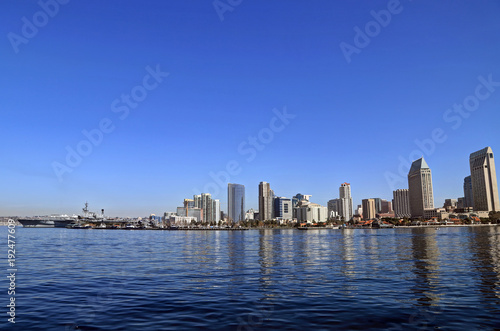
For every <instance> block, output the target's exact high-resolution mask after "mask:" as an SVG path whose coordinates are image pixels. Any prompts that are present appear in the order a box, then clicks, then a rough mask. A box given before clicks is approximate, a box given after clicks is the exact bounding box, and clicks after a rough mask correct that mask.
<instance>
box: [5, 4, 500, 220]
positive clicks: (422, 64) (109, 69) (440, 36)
mask: <svg viewBox="0 0 500 331" xmlns="http://www.w3.org/2000/svg"><path fill="white" fill-rule="evenodd" d="M44 1H45V2H48V3H50V2H51V1H48V0H42V2H44ZM61 2H64V1H62V0H61ZM237 2H238V1H233V3H237ZM220 3H226V4H227V0H221V2H220ZM394 3H395V2H394V1H385V0H384V1H330V0H317V1H305V0H304V1H291V0H276V1H268V0H252V1H249V0H243V1H241V3H240V4H239V5H237V6H231V7H230V9H231V10H228V7H222V5H221V6H220V7H219V12H217V10H216V9H215V8H214V5H213V1H194V0H193V1H185V0H177V1H123V0H121V1H117V0H115V1H97V0H89V1H69V2H68V3H66V4H60V5H59V8H57V9H56V8H55V7H54V6H53V5H51V6H48V7H47V8H48V9H47V10H48V11H49V12H50V14H51V15H48V14H44V12H40V11H41V10H43V9H42V8H41V6H40V5H39V4H37V2H36V1H17V0H8V1H3V2H2V4H1V7H2V8H1V9H2V10H0V18H1V22H2V25H1V29H2V31H1V33H0V35H1V36H3V37H2V39H1V40H2V41H1V43H0V47H1V49H0V51H1V54H2V61H1V62H0V68H1V73H2V74H1V75H0V88H1V91H2V97H1V98H0V109H1V112H0V114H1V115H0V116H1V117H0V119H1V123H2V130H0V138H1V141H2V144H1V150H0V152H1V155H2V158H1V161H0V166H1V171H0V180H1V183H2V191H1V199H0V215H33V214H35V215H36V214H47V213H60V212H61V213H78V212H80V208H81V207H83V203H84V202H85V201H88V202H89V204H90V208H91V209H92V210H98V209H101V208H105V209H106V211H107V213H108V214H110V215H116V216H145V215H149V214H150V213H156V214H162V213H163V212H164V211H175V207H176V206H179V205H181V203H182V200H183V199H184V198H189V197H191V196H192V195H193V194H194V193H195V192H196V191H198V192H199V193H201V191H204V188H205V187H206V185H207V184H210V183H211V182H213V179H212V177H211V176H210V175H209V174H210V172H214V173H218V172H220V171H225V169H226V167H227V165H228V164H229V165H230V167H231V166H234V164H232V163H233V162H232V161H236V162H237V163H238V166H237V167H234V168H237V170H238V171H235V172H233V175H231V176H230V178H222V180H225V179H229V181H230V182H233V183H239V184H243V185H245V186H246V197H247V199H246V206H247V209H249V208H251V207H253V208H257V206H258V205H257V195H258V184H259V182H260V181H267V182H270V183H271V188H272V189H274V191H275V192H276V194H277V195H280V196H287V197H291V196H292V195H295V194H296V193H299V192H300V193H303V194H311V195H312V201H314V202H316V203H320V204H323V205H326V202H327V201H328V200H329V199H332V198H337V197H338V187H339V186H340V184H341V183H343V182H350V183H351V185H352V193H353V198H354V204H355V205H357V204H360V203H361V199H364V198H370V197H381V198H385V199H391V198H392V189H394V188H406V187H407V181H406V177H405V176H404V177H399V178H396V179H394V178H393V179H391V181H392V182H391V181H388V180H387V174H388V172H391V173H393V174H395V175H396V174H397V173H398V167H399V166H400V164H401V161H400V160H399V157H402V158H404V159H408V158H410V157H411V155H410V154H411V153H412V151H414V150H416V149H419V148H418V146H417V145H416V144H415V140H421V141H422V140H425V139H432V132H433V130H435V129H441V130H442V131H441V132H440V135H441V136H442V135H446V139H445V140H444V141H443V139H440V142H438V143H435V146H434V147H433V148H432V149H431V150H427V151H422V150H421V153H420V152H418V151H417V152H416V153H414V155H417V154H421V155H423V156H424V157H425V158H426V161H427V163H428V164H429V166H430V167H431V169H432V171H433V184H434V195H435V204H436V206H440V205H442V204H443V202H444V199H445V198H457V197H459V196H463V192H462V183H463V178H464V177H465V176H467V175H468V173H469V164H468V158H469V154H470V153H471V152H474V151H476V150H478V149H481V148H483V147H486V146H491V147H492V148H493V151H494V152H496V155H497V157H498V156H499V155H500V154H499V153H500V135H499V130H498V127H499V126H498V125H499V123H500V86H499V85H500V84H499V83H493V85H492V84H491V83H490V84H489V85H488V87H484V86H482V87H479V88H477V87H478V85H479V84H481V82H480V80H478V77H480V76H482V77H483V78H484V79H485V80H488V79H490V80H492V81H493V82H500V60H499V59H500V20H499V19H498V18H499V17H500V2H498V1H472V0H471V1H451V0H448V1H431V0H426V1H424V0H419V1H408V0H401V1H400V4H399V6H395V5H394ZM388 6H389V7H390V9H391V10H392V11H393V13H392V14H391V17H390V21H389V19H388V17H387V15H386V16H384V15H383V14H380V15H381V16H380V17H381V18H379V19H381V20H385V21H383V22H382V23H383V25H385V26H381V24H380V23H374V22H375V18H374V16H373V15H372V14H371V11H375V12H380V11H381V10H387V8H388ZM389 13H390V12H389ZM52 16H53V17H52ZM221 17H222V18H223V20H221ZM23 18H24V19H23ZM26 22H28V23H26ZM34 22H35V23H36V24H37V25H38V27H37V26H36V25H34V27H35V28H36V29H37V30H38V31H36V32H35V31H33V29H30V25H31V24H33V23H34ZM356 27H358V28H359V29H360V30H362V31H365V29H366V28H368V29H369V34H370V35H371V37H370V36H368V37H367V38H369V40H367V39H366V38H365V39H363V38H362V37H360V36H357V38H356V35H357V32H356V30H355V28H356ZM31 28H33V27H31ZM370 29H371V30H370ZM364 33H366V32H364ZM355 38H356V40H355ZM356 42H357V45H358V46H359V47H357V50H356V52H352V53H351V54H348V55H347V56H346V55H345V54H344V52H343V50H342V47H341V45H344V50H345V49H346V48H345V47H351V48H349V49H350V50H351V51H352V47H356ZM342 43H344V44H342ZM347 44H349V45H351V46H346V45H347ZM347 59H349V60H350V62H348V61H347ZM148 66H149V71H155V70H156V71H160V73H161V75H160V76H158V75H157V80H154V79H153V78H152V77H146V75H148V74H149V72H148V69H147V67H148ZM167 72H168V76H166V74H165V73H167ZM490 75H491V77H489V76H490ZM144 80H145V81H146V85H147V86H148V88H149V89H150V90H145V89H144V87H143V85H144V83H143V82H144ZM495 84H496V86H495ZM488 88H489V90H488ZM477 89H478V92H477V93H479V96H480V99H481V100H480V99H478V98H477V97H476V96H475V95H476V90H477ZM131 91H134V92H135V93H136V97H137V98H138V99H137V100H139V99H140V100H141V101H140V102H137V103H136V104H129V106H127V103H125V101H122V100H121V97H122V95H127V94H128V95H129V94H130V93H131ZM144 91H146V93H147V95H146V96H145V98H144V95H143V94H141V93H143V92H144ZM142 99H143V100H142ZM464 100H465V102H469V104H468V105H467V107H468V108H469V109H473V111H468V110H465V111H463V114H465V115H459V113H451V112H448V113H447V111H448V109H452V108H453V105H454V104H463V103H464ZM476 101H477V102H478V103H477V104H474V102H476ZM129 102H130V101H129ZM132 102H133V100H132ZM113 104H114V105H113ZM132 106H134V107H135V108H132ZM120 107H121V108H120ZM284 107H286V110H287V112H288V113H289V114H293V115H294V116H295V117H294V118H293V119H289V120H288V124H287V125H285V126H282V125H281V122H279V121H273V122H272V123H271V121H272V119H273V117H275V116H276V115H275V113H274V112H273V109H277V110H279V112H282V111H283V109H284ZM126 110H127V111H129V113H128V114H127V115H126V116H125V111H126ZM290 116H291V115H290ZM464 116H468V117H467V118H463V117H464ZM101 121H104V122H105V123H104V124H105V127H106V128H107V129H108V131H111V129H109V127H108V126H111V127H112V128H113V130H112V132H108V133H103V136H102V141H101V142H100V143H96V145H92V150H89V149H88V146H89V144H91V142H89V141H88V138H86V137H85V135H84V134H83V133H82V132H83V131H84V130H87V131H91V130H94V129H98V128H99V126H100V122H101ZM106 121H107V122H106ZM106 125H107V126H106ZM270 127H272V128H274V129H275V131H276V132H273V131H270ZM270 132H273V137H270V136H269V133H270ZM259 133H260V134H261V138H260V139H264V141H265V142H266V143H265V144H261V145H262V146H260V145H259V148H260V149H261V150H259V151H257V150H256V149H254V147H251V146H250V143H251V140H249V137H258V136H259ZM440 135H439V134H438V136H439V137H440V138H442V137H441V136H440ZM94 138H95V139H98V138H99V137H98V136H95V137H94ZM250 139H251V138H250ZM257 139H259V138H257ZM438 140H439V139H438ZM98 142H99V141H98ZM78 146H80V150H81V151H83V152H85V154H88V155H85V156H83V157H82V158H81V160H76V161H75V160H73V161H74V162H73V163H71V164H70V165H68V163H67V162H66V157H67V154H68V151H67V147H69V148H70V149H73V150H76V149H77V147H78ZM85 148H87V149H85ZM427 148H430V146H427ZM252 149H253V151H256V152H255V153H254V152H253V151H252ZM421 155H419V156H418V157H420V156H421ZM415 158H416V157H415ZM54 165H59V167H60V166H61V165H63V166H66V167H68V168H59V169H66V170H67V169H71V170H72V171H71V172H68V171H62V170H60V176H59V178H58V176H57V175H56V172H55V171H54ZM497 167H500V164H498V162H497ZM402 169H405V168H404V165H403V166H402ZM231 170H234V169H231ZM61 171H62V174H61ZM404 171H405V172H406V171H407V168H406V169H405V170H404ZM404 175H406V174H404ZM207 187H210V186H207ZM211 191H212V193H216V194H215V198H219V199H220V200H221V203H222V208H223V209H224V210H226V205H227V188H226V186H224V187H222V188H220V187H219V188H217V189H211Z"/></svg>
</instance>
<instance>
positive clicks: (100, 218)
mask: <svg viewBox="0 0 500 331" xmlns="http://www.w3.org/2000/svg"><path fill="white" fill-rule="evenodd" d="M82 211H83V215H81V216H78V218H77V219H76V220H75V221H74V222H73V223H72V224H68V225H67V226H66V227H67V228H69V229H93V228H94V226H93V225H92V224H96V223H101V226H102V225H104V227H106V225H105V224H104V221H105V220H106V217H105V216H104V209H102V210H101V214H99V215H98V214H96V213H94V212H91V211H89V203H88V202H85V208H82Z"/></svg>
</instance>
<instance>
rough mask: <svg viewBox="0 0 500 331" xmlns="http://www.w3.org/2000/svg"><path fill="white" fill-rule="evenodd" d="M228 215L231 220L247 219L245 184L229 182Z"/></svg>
mask: <svg viewBox="0 0 500 331" xmlns="http://www.w3.org/2000/svg"><path fill="white" fill-rule="evenodd" d="M227 215H228V218H229V221H230V222H240V221H244V220H245V186H243V185H241V184H231V183H229V184H227Z"/></svg>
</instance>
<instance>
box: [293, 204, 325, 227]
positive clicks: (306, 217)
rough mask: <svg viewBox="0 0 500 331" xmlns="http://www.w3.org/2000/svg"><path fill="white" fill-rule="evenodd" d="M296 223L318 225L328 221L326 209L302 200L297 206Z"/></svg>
mask: <svg viewBox="0 0 500 331" xmlns="http://www.w3.org/2000/svg"><path fill="white" fill-rule="evenodd" d="M296 209H297V222H298V223H304V222H306V223H318V222H326V221H327V220H328V208H327V207H324V206H321V205H318V204H316V203H312V202H310V201H307V200H302V201H300V202H299V203H298V204H297V207H296Z"/></svg>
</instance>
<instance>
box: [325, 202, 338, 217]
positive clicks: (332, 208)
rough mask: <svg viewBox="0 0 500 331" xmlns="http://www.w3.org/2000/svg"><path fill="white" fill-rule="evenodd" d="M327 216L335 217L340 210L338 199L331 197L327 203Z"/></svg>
mask: <svg viewBox="0 0 500 331" xmlns="http://www.w3.org/2000/svg"><path fill="white" fill-rule="evenodd" d="M327 208H328V218H335V219H336V218H337V217H338V216H339V211H340V199H332V200H329V201H328V203H327Z"/></svg>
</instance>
